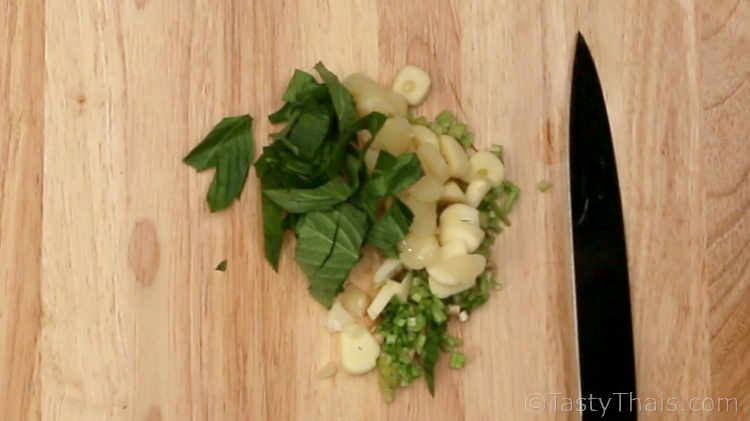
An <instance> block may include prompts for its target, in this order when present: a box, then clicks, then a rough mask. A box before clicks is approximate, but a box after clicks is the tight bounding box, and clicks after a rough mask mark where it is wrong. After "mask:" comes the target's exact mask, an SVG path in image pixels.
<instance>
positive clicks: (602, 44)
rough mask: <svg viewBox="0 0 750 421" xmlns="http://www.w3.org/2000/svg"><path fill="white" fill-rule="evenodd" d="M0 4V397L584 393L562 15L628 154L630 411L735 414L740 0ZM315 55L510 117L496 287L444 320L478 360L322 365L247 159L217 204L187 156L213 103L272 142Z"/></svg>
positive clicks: (224, 414)
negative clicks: (291, 84)
mask: <svg viewBox="0 0 750 421" xmlns="http://www.w3.org/2000/svg"><path fill="white" fill-rule="evenodd" d="M0 28H1V29H0V390H2V393H1V394H0V419H2V420H12V421H15V420H33V421H37V420H44V421H58V420H59V421H68V420H76V421H78V420H83V421H87V420H136V421H162V420H175V421H178V420H179V421H182V420H196V421H197V420H266V419H268V420H380V419H392V420H401V419H430V420H504V419H511V420H549V419H555V420H573V419H578V417H579V416H578V414H577V413H575V412H571V411H568V410H565V409H563V408H561V407H560V404H561V403H563V401H562V400H561V399H562V398H563V397H566V396H569V397H572V398H576V397H577V390H578V383H577V374H576V373H577V372H576V370H577V356H576V342H575V336H574V330H573V326H574V313H573V305H572V292H573V286H572V285H573V284H572V282H573V280H572V279H571V266H570V265H571V256H570V252H571V248H570V242H571V239H570V230H569V226H570V221H569V215H568V209H569V204H568V185H567V165H568V164H567V139H568V128H567V121H568V111H569V110H568V109H569V107H568V102H569V95H570V87H569V86H570V76H571V63H572V56H573V47H574V43H575V35H576V31H577V30H580V31H582V33H583V34H584V36H585V37H586V39H587V40H588V42H589V45H590V46H591V49H592V52H593V55H594V57H595V59H596V62H597V65H598V68H599V74H600V78H601V80H602V84H603V88H604V91H605V97H606V100H607V106H608V110H609V117H610V122H611V126H612V131H613V138H614V143H615V150H616V154H617V160H618V166H619V176H620V180H621V181H620V184H621V187H622V198H623V204H624V214H625V224H626V231H627V237H628V254H629V264H630V273H631V285H632V297H633V311H634V325H635V339H636V366H637V376H638V388H639V394H640V398H641V405H642V409H641V414H640V415H641V417H642V418H643V419H655V420H683V419H704V418H705V419H725V420H740V419H746V418H747V417H750V359H748V355H750V335H748V333H750V307H748V305H747V302H748V299H750V272H749V271H748V262H749V261H750V247H748V243H749V242H750V225H749V224H750V219H749V218H750V212H748V209H750V187H748V186H750V184H749V183H747V181H748V174H750V123H749V122H750V119H748V118H747V115H748V110H749V109H750V1H748V0H717V1H714V0H695V1H691V0H682V1H678V0H665V1H658V2H654V1H646V0H641V1H635V0H634V1H627V2H604V1H600V0H599V1H597V0H589V1H584V0H580V1H566V2H563V1H542V0H536V1H527V0H505V1H501V2H498V1H493V0H477V1H471V2H468V1H467V2H460V1H455V0H454V1H450V0H437V1H433V2H429V3H428V2H390V1H385V0H380V1H338V0H327V1H326V0H317V1H312V0H310V1H297V2H295V1H281V2H279V1H275V2H271V1H218V2H217V1H214V2H209V1H205V0H204V1H198V0H127V1H114V0H79V1H75V2H64V1H56V0H47V1H46V2H44V1H41V0H29V1H23V2H14V1H5V2H0ZM318 60H323V61H324V62H325V63H326V65H327V66H328V67H329V68H331V69H332V70H334V71H335V72H337V73H338V74H341V75H344V74H347V73H351V72H355V71H364V72H366V73H368V74H370V75H371V76H373V77H377V78H380V80H381V81H382V82H383V83H387V82H388V81H390V79H391V78H392V77H393V75H394V73H395V72H396V71H397V70H398V69H399V68H400V67H401V66H402V65H404V64H406V63H413V64H417V65H421V66H423V67H425V68H427V69H429V71H430V73H431V74H432V76H433V82H434V85H433V86H434V89H433V94H432V96H431V97H430V99H429V100H428V102H427V103H426V104H425V105H424V106H423V107H422V108H421V109H420V111H421V112H423V113H426V114H428V115H433V114H434V113H435V112H437V111H438V110H441V109H444V108H450V109H454V110H456V111H457V112H458V114H459V116H460V117H461V118H463V119H465V120H467V121H468V122H469V123H470V124H471V125H472V126H473V127H474V128H475V131H476V133H477V137H478V139H479V142H480V143H481V144H483V145H487V144H490V143H503V144H505V146H506V151H507V152H506V153H507V157H508V161H509V165H508V175H509V177H510V178H512V179H513V180H515V181H516V182H517V183H518V184H519V185H520V186H521V188H522V189H523V193H522V197H521V200H520V202H519V206H518V207H517V210H516V211H515V214H514V215H513V226H512V228H511V229H509V230H507V231H506V232H505V233H504V234H503V235H502V236H501V238H500V239H499V241H498V244H497V248H496V250H497V251H496V253H495V256H494V261H495V262H496V264H497V265H498V267H499V274H500V277H501V279H502V281H503V283H504V285H505V287H504V289H503V290H502V291H501V292H499V293H497V294H496V295H495V296H493V298H492V300H491V301H490V303H489V305H488V306H487V307H486V308H484V309H482V310H481V311H478V312H477V313H475V314H474V315H472V319H471V321H470V323H467V324H462V325H460V326H455V329H454V331H455V332H456V333H457V334H458V335H459V336H461V337H463V339H464V341H465V343H466V345H465V350H466V352H467V354H468V356H469V358H470V362H469V364H468V365H467V367H466V369H465V370H463V371H461V372H457V371H452V370H450V369H449V368H448V367H447V365H446V363H445V361H443V362H442V363H441V364H440V365H439V368H438V374H437V377H438V379H437V394H436V396H435V397H434V398H432V397H430V396H429V394H428V393H427V391H426V388H425V387H424V386H423V384H421V383H417V384H416V385H415V387H412V388H409V389H407V390H404V391H402V392H401V393H400V394H399V395H398V397H397V400H396V402H395V403H394V404H392V405H385V404H384V403H383V402H382V400H381V398H380V396H379V392H378V390H377V384H376V379H375V377H374V376H373V375H369V376H364V377H348V376H346V375H345V374H339V375H338V376H336V377H335V378H334V379H332V380H323V381H321V380H318V379H316V378H315V375H314V374H315V372H316V370H317V369H318V368H319V367H320V366H321V365H323V364H325V363H326V362H328V361H329V360H330V359H331V358H335V356H336V347H335V338H331V337H330V336H329V335H328V334H327V333H326V332H325V330H324V329H323V327H322V324H321V320H322V316H323V314H324V311H323V309H322V308H321V307H320V306H319V305H318V304H316V303H315V302H314V301H313V300H312V299H311V298H310V297H309V295H308V293H307V291H306V289H305V288H304V282H305V281H304V279H303V277H302V275H301V273H300V271H299V270H298V269H297V267H296V265H295V264H293V260H292V257H291V256H292V252H293V250H292V247H291V244H290V242H287V245H286V247H285V250H284V253H283V257H282V269H281V271H280V273H278V274H276V273H274V272H273V271H272V270H271V269H270V268H269V267H268V265H266V264H265V263H264V260H263V254H262V242H261V229H262V228H261V225H260V206H259V202H258V200H257V198H258V183H257V181H256V180H255V179H254V177H252V176H251V178H250V179H249V181H248V184H247V186H246V188H245V192H244V193H243V196H242V198H241V200H240V201H239V202H237V203H236V204H235V205H234V206H233V207H232V208H231V209H230V210H229V211H226V212H222V213H218V214H210V213H209V212H208V209H207V206H206V204H205V201H204V197H205V192H206V189H207V188H208V184H209V182H210V177H211V174H196V173H195V172H194V171H192V170H191V169H189V168H188V167H186V166H185V165H183V164H182V163H181V158H182V157H183V156H184V155H185V153H186V152H187V151H188V150H189V149H190V147H191V146H193V145H194V144H195V143H196V142H197V141H198V140H199V139H200V138H201V137H202V136H203V135H204V134H205V133H206V132H207V130H209V129H210V128H211V127H212V126H213V124H215V123H216V122H217V121H218V120H219V119H220V118H221V117H222V116H226V115H232V114H240V113H247V112H249V113H251V114H252V115H253V116H255V117H256V127H255V133H256V138H257V139H258V142H259V143H261V144H262V143H264V142H266V136H265V134H266V133H268V131H269V129H270V127H269V125H268V123H267V120H266V119H265V116H266V115H267V114H268V113H269V112H271V111H272V110H274V109H275V108H276V107H278V106H279V104H280V95H281V93H282V91H283V89H284V86H285V84H286V81H287V80H288V78H289V76H290V75H291V73H292V72H293V70H294V68H296V67H302V68H309V67H311V66H312V65H313V64H314V63H315V62H316V61H318ZM258 148H260V145H259V146H258ZM542 179H549V180H552V182H553V185H554V186H553V188H552V190H551V191H550V192H548V193H544V194H542V193H539V192H537V191H536V187H535V186H536V184H537V182H538V181H539V180H542ZM224 258H226V259H228V262H229V263H228V270H227V272H225V273H222V272H216V271H214V270H213V268H214V267H215V265H216V264H217V263H218V262H219V261H221V260H223V259H224ZM360 271H361V272H366V271H367V268H360ZM535 396H536V397H539V399H536V400H530V398H531V397H535ZM649 398H651V399H653V400H654V402H665V401H666V400H668V399H674V402H677V403H678V404H679V405H680V406H681V407H682V408H683V410H677V411H674V410H670V409H669V408H665V407H663V406H651V405H650V404H649V402H650V401H649V400H648V399H649ZM703 398H709V399H711V398H713V399H714V400H713V410H711V409H710V408H708V404H710V403H711V401H709V400H705V401H704V400H703ZM719 398H727V400H725V401H720V400H719ZM540 399H541V400H540ZM695 399H699V400H700V401H696V400H695ZM732 399H734V400H732ZM540 402H543V403H546V408H544V409H534V408H532V406H538V405H539V403H540ZM696 402H697V403H696ZM722 402H723V403H724V408H718V406H720V405H721V403H722ZM733 402H734V403H733ZM554 403H557V405H558V408H557V409H555V408H552V404H554ZM690 405H692V406H693V408H690V407H689V406H690ZM735 405H736V406H735Z"/></svg>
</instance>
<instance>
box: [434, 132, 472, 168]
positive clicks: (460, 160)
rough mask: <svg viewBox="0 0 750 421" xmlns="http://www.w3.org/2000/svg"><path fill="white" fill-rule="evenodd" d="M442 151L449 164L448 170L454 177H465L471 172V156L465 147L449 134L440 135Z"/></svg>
mask: <svg viewBox="0 0 750 421" xmlns="http://www.w3.org/2000/svg"><path fill="white" fill-rule="evenodd" d="M440 152H441V153H442V154H443V157H444V158H445V162H446V163H447V164H448V172H449V174H450V176H451V177H453V178H462V177H465V176H466V174H467V173H468V172H469V158H468V157H467V156H466V151H465V150H464V147H463V146H461V144H460V143H458V141H457V140H456V139H455V138H453V137H451V136H448V135H441V136H440Z"/></svg>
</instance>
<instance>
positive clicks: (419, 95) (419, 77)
mask: <svg viewBox="0 0 750 421" xmlns="http://www.w3.org/2000/svg"><path fill="white" fill-rule="evenodd" d="M431 84H432V81H431V80H430V75H429V74H427V72H425V71H424V70H422V69H420V68H419V67H417V66H413V65H406V66H404V67H403V68H402V69H401V71H399V72H398V74H397V75H396V78H395V79H394V80H393V91H394V92H397V93H399V94H401V95H403V96H404V98H406V101H407V102H408V103H409V105H418V104H420V103H421V102H422V101H424V100H425V98H427V94H428V93H429V92H430V85H431Z"/></svg>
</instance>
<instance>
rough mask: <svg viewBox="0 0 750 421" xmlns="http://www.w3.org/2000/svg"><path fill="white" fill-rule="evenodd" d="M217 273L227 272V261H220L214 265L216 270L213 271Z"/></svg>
mask: <svg viewBox="0 0 750 421" xmlns="http://www.w3.org/2000/svg"><path fill="white" fill-rule="evenodd" d="M214 270H216V271H218V272H226V271H227V259H224V260H222V261H221V262H219V264H218V265H216V269H214Z"/></svg>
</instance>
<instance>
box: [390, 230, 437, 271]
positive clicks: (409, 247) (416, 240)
mask: <svg viewBox="0 0 750 421" xmlns="http://www.w3.org/2000/svg"><path fill="white" fill-rule="evenodd" d="M398 249H399V251H400V254H399V256H398V257H399V259H401V261H402V262H404V265H405V266H406V267H407V268H409V269H414V270H418V269H422V268H423V267H425V266H426V265H428V264H430V263H432V261H433V260H434V259H435V258H436V257H439V254H440V253H439V251H440V245H439V244H438V241H437V238H435V236H434V235H419V234H415V233H409V234H408V235H407V236H406V238H404V239H403V240H402V241H401V242H400V243H399V245H398Z"/></svg>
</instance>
